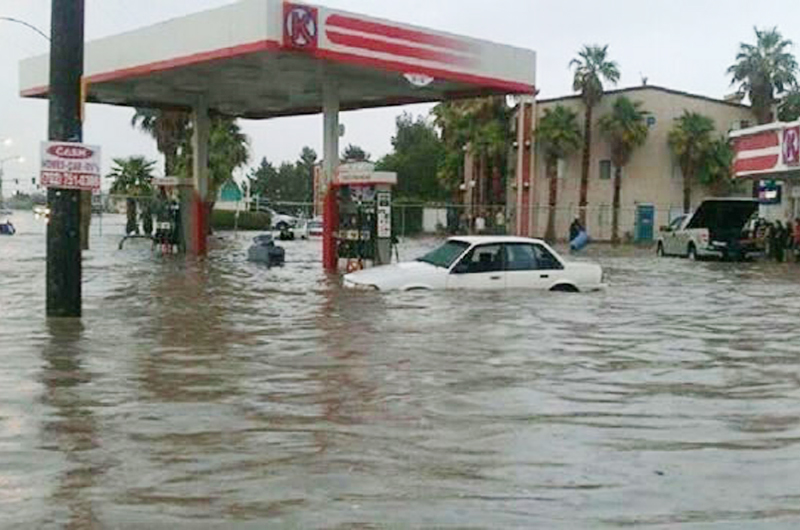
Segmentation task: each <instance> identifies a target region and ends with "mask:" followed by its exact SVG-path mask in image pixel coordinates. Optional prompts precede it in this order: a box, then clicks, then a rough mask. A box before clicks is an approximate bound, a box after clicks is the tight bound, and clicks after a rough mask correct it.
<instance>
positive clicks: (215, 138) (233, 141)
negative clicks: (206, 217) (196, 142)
mask: <svg viewBox="0 0 800 530" xmlns="http://www.w3.org/2000/svg"><path fill="white" fill-rule="evenodd" d="M249 162H250V139H249V138H248V137H247V135H246V134H244V133H243V132H242V129H241V127H240V126H239V123H238V122H237V121H236V119H235V118H228V117H225V116H216V117H214V118H212V120H211V134H210V136H209V141H208V170H209V179H208V180H209V186H208V197H209V199H210V202H211V203H212V208H213V203H214V202H216V197H217V191H218V190H219V188H220V187H221V186H222V185H223V184H225V183H226V182H227V181H229V180H230V179H232V178H233V172H234V171H236V170H237V169H239V168H241V167H244V166H246V165H247V164H248V163H249Z"/></svg>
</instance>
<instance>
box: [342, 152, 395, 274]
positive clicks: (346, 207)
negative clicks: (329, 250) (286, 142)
mask: <svg viewBox="0 0 800 530" xmlns="http://www.w3.org/2000/svg"><path fill="white" fill-rule="evenodd" d="M396 185H397V175H396V174H395V173H388V172H376V171H374V165H373V164H369V163H355V164H344V165H342V166H341V167H340V168H339V173H338V176H337V179H336V180H335V181H334V183H333V185H332V189H333V191H332V192H333V193H334V194H335V195H334V197H335V202H336V204H335V206H336V210H337V211H338V215H333V216H331V217H332V218H333V219H329V222H330V221H332V222H333V224H334V226H333V232H332V238H333V240H334V245H333V247H334V249H335V252H336V258H335V259H336V263H337V269H338V270H343V271H346V272H354V271H357V270H361V269H365V268H368V267H375V266H380V265H388V264H390V263H391V261H392V188H393V187H394V186H396Z"/></svg>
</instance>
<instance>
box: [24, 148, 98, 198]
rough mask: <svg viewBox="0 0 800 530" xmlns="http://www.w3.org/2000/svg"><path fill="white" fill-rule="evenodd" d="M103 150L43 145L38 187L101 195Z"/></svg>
mask: <svg viewBox="0 0 800 530" xmlns="http://www.w3.org/2000/svg"><path fill="white" fill-rule="evenodd" d="M100 167H101V166H100V147H98V146H95V145H84V144H78V143H70V142H42V170H41V174H40V177H39V184H40V185H41V186H43V187H45V188H61V189H69V190H84V191H94V192H99V191H100Z"/></svg>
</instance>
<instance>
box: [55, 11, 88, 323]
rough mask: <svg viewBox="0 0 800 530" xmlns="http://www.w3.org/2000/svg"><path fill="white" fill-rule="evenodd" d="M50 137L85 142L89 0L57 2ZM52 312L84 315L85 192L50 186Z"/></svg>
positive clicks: (61, 140)
mask: <svg viewBox="0 0 800 530" xmlns="http://www.w3.org/2000/svg"><path fill="white" fill-rule="evenodd" d="M50 16H51V19H52V20H51V26H50V27H51V31H50V35H51V39H52V40H51V44H50V116H49V118H50V125H49V138H50V141H60V142H81V141H83V127H82V124H81V117H80V112H81V78H82V77H83V27H84V0H52V12H51V15H50ZM47 203H48V204H49V206H50V222H49V224H48V225H47V316H48V317H71V318H78V317H80V316H81V276H82V270H81V236H80V222H81V192H80V191H78V190H67V189H58V188H50V189H48V190H47Z"/></svg>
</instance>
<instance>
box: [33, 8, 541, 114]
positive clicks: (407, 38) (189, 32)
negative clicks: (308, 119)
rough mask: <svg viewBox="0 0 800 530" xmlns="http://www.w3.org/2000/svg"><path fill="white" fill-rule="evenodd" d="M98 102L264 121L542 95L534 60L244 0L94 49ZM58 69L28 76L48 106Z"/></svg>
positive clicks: (90, 62) (358, 19) (88, 62)
mask: <svg viewBox="0 0 800 530" xmlns="http://www.w3.org/2000/svg"><path fill="white" fill-rule="evenodd" d="M84 72H85V74H84V80H85V82H86V83H87V88H86V90H87V93H86V97H87V101H89V102H96V103H106V104H112V105H122V106H139V107H155V108H183V109H192V108H193V107H195V106H196V105H197V100H198V98H203V101H204V105H205V106H207V108H208V109H209V110H212V111H217V112H220V113H222V114H226V115H230V116H239V117H244V118H251V119H259V118H271V117H276V116H287V115H299V114H311V113H319V112H321V111H322V108H323V101H324V99H323V98H324V91H325V87H326V86H327V85H328V84H330V83H334V84H335V90H336V92H337V93H338V99H339V101H340V108H341V110H350V109H359V108H370V107H381V106H390V105H398V104H406V103H417V102H431V101H440V100H444V99H450V98H457V97H469V96H483V95H492V94H532V93H533V92H534V90H535V89H534V85H535V82H536V78H535V75H536V54H535V52H533V51H529V50H524V49H520V48H514V47H510V46H503V45H499V44H494V43H491V42H486V41H481V40H476V39H471V38H467V37H462V36H456V35H451V34H446V33H442V32H438V31H433V30H429V29H423V28H419V27H413V26H409V25H406V24H399V23H395V22H390V21H386V20H379V19H375V18H371V17H367V16H363V15H358V14H353V13H347V12H343V11H337V10H333V9H328V8H325V7H321V6H320V7H317V6H311V5H306V4H292V3H288V2H283V1H281V0H240V1H238V2H236V3H233V4H231V5H228V6H225V7H221V8H218V9H213V10H210V11H205V12H201V13H196V14H193V15H189V16H186V17H183V18H177V19H173V20H169V21H166V22H163V23H160V24H156V25H153V26H150V27H146V28H143V29H139V30H135V31H132V32H129V33H124V34H121V35H116V36H112V37H107V38H104V39H100V40H97V41H93V42H89V43H87V45H86V52H85V64H84ZM48 79H49V57H48V56H47V55H43V56H39V57H34V58H31V59H28V60H25V61H23V62H22V63H21V65H20V90H21V93H22V95H23V96H25V97H40V98H46V97H47V95H48Z"/></svg>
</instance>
